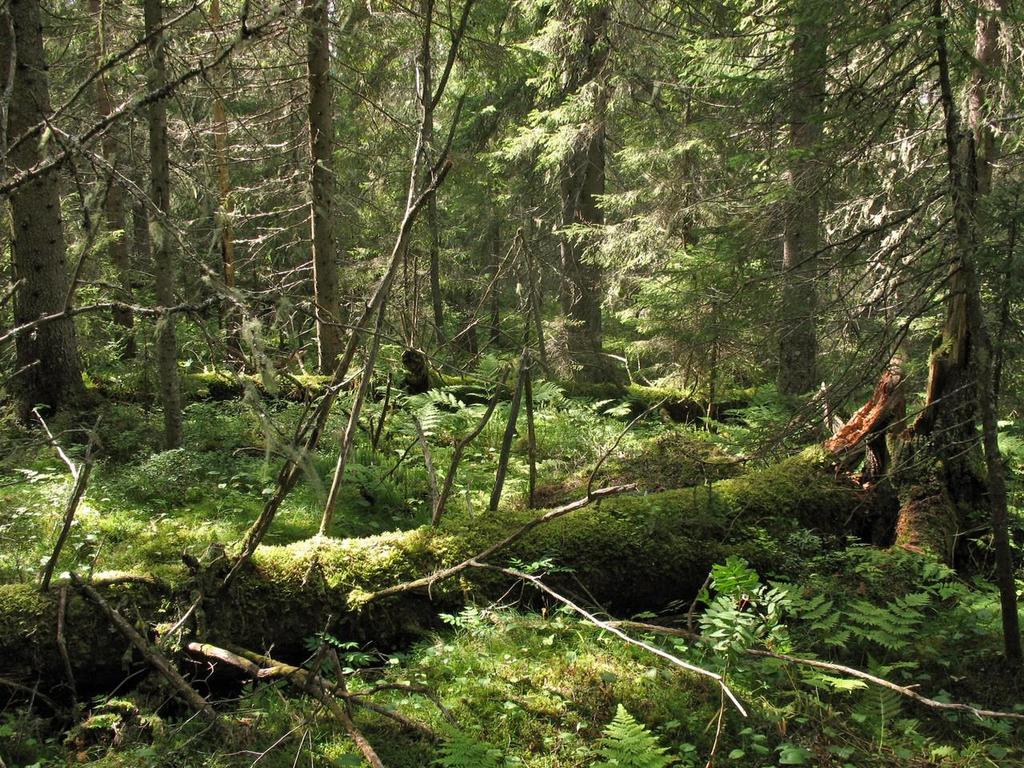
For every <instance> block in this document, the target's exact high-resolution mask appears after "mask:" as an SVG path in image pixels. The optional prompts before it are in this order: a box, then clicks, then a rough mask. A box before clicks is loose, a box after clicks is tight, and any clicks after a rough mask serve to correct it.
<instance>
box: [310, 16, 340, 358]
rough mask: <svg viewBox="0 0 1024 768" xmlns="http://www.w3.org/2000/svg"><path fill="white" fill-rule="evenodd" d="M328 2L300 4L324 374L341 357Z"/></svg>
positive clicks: (316, 293) (318, 323)
mask: <svg viewBox="0 0 1024 768" xmlns="http://www.w3.org/2000/svg"><path fill="white" fill-rule="evenodd" d="M327 9H328V0H303V13H304V16H305V19H306V33H307V35H308V37H307V43H306V75H307V82H308V87H309V104H308V110H307V115H308V122H309V165H310V170H309V185H310V226H311V234H312V241H313V294H314V297H315V300H316V317H317V320H316V340H317V350H318V353H319V367H320V372H321V373H323V374H330V373H331V372H333V371H334V366H335V365H336V364H337V361H338V355H339V354H341V349H342V341H343V334H342V330H341V326H340V325H339V321H340V319H341V317H340V305H339V303H338V264H337V261H336V258H337V254H336V249H335V241H334V179H333V174H332V171H331V165H332V162H331V161H332V158H331V154H332V148H333V145H334V141H333V137H334V105H333V101H332V98H333V97H332V93H331V92H332V89H331V48H330V38H329V24H328V22H329V14H328V12H327Z"/></svg>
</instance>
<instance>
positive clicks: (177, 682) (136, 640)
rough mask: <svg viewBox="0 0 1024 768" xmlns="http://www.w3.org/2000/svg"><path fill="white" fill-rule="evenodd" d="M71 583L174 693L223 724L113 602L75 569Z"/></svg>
mask: <svg viewBox="0 0 1024 768" xmlns="http://www.w3.org/2000/svg"><path fill="white" fill-rule="evenodd" d="M71 583H72V584H74V585H75V587H76V588H77V589H78V590H79V591H80V592H81V593H82V594H83V595H85V597H87V598H88V599H89V600H90V601H91V602H92V603H94V604H95V605H96V607H97V608H99V609H100V610H101V611H102V612H103V614H104V615H105V616H106V617H107V619H108V620H109V621H110V623H111V624H112V625H113V626H114V628H115V629H116V630H117V631H118V632H120V633H121V634H122V635H123V636H124V638H125V639H126V640H127V641H128V642H130V643H131V644H132V645H133V646H134V647H135V649H136V650H138V652H139V653H141V654H142V656H143V658H145V659H146V661H148V662H149V664H150V666H152V667H153V668H154V669H155V670H156V671H157V672H159V673H160V674H161V675H162V676H163V678H164V679H165V680H167V682H168V683H170V685H171V687H172V688H173V689H174V691H175V693H177V694H178V696H179V697H180V698H181V699H182V700H183V701H184V702H185V703H186V704H188V705H189V706H190V707H192V709H194V710H195V711H196V712H198V713H199V714H201V715H202V716H203V717H204V718H206V719H207V720H208V721H210V722H211V723H213V724H215V725H217V726H219V727H223V722H222V721H221V719H220V715H218V714H217V711H216V710H215V709H214V708H213V707H212V706H211V705H210V702H208V701H207V700H206V699H204V698H203V697H202V696H200V695H199V693H198V692H196V690H195V689H194V688H193V687H192V686H191V685H189V684H188V682H187V681H186V680H185V678H183V677H182V676H181V674H180V673H179V672H178V671H177V670H176V669H175V668H174V667H173V666H172V665H171V663H170V662H169V661H168V660H167V659H166V658H165V657H164V656H163V654H161V653H160V652H159V651H157V650H156V649H155V648H153V647H152V646H151V645H150V644H149V642H147V640H146V639H145V638H144V637H143V636H142V635H140V634H139V633H138V632H137V631H136V630H135V628H134V627H133V626H132V625H131V624H130V623H129V622H128V621H127V620H126V619H125V618H124V617H123V616H122V615H121V614H120V613H118V612H117V610H116V609H115V608H114V607H113V606H111V605H110V604H109V603H108V602H107V601H106V600H104V599H103V597H102V595H100V593H99V592H97V591H96V590H95V589H94V588H93V586H92V585H91V584H89V583H87V582H85V581H83V580H82V579H81V578H79V576H78V574H76V573H72V574H71Z"/></svg>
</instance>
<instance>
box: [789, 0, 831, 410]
mask: <svg viewBox="0 0 1024 768" xmlns="http://www.w3.org/2000/svg"><path fill="white" fill-rule="evenodd" d="M795 13H796V18H795V19H794V25H795V29H794V33H793V43H792V47H791V50H790V62H789V66H790V83H791V84H790V88H791V96H790V99H791V101H790V125H789V152H790V157H789V161H788V168H787V171H786V176H787V182H788V185H789V197H788V199H787V200H786V202H785V210H784V214H783V215H784V217H785V220H784V231H783V238H782V241H783V242H782V307H781V320H782V326H781V328H782V335H781V338H780V340H779V375H778V386H779V391H780V392H781V393H783V394H786V395H799V394H803V393H805V392H810V391H811V390H812V389H814V388H815V387H816V386H817V383H818V379H817V376H818V373H817V356H818V334H817V329H816V314H817V304H818V296H817V286H816V281H817V277H818V250H819V249H820V247H821V213H820V209H821V200H820V198H821V172H820V161H819V159H818V158H817V157H815V153H816V151H817V148H818V144H819V142H820V141H821V132H822V119H823V113H824V107H825V73H826V68H827V64H828V61H827V53H828V46H827V42H826V33H827V30H826V26H825V24H824V23H823V22H822V21H821V19H820V18H819V17H818V16H817V14H819V13H820V10H819V9H818V7H817V5H816V3H815V2H813V0H801V2H799V3H798V4H797V6H796V11H795Z"/></svg>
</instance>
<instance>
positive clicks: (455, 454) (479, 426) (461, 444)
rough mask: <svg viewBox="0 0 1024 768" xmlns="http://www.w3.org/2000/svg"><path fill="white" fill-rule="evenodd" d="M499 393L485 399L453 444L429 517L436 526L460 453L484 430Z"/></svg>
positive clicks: (438, 522)
mask: <svg viewBox="0 0 1024 768" xmlns="http://www.w3.org/2000/svg"><path fill="white" fill-rule="evenodd" d="M498 397H499V393H498V392H497V391H495V393H494V396H493V397H491V399H490V400H488V401H487V409H486V410H485V411H484V414H483V416H481V417H480V420H479V421H478V422H477V423H476V426H474V427H473V429H471V430H470V431H469V432H468V433H467V434H466V436H465V437H463V438H462V439H461V440H459V441H458V442H457V443H456V444H455V449H454V450H453V451H452V460H451V463H450V464H449V465H448V474H446V475H445V476H444V483H443V484H442V486H441V492H440V494H438V496H437V502H436V503H435V504H434V512H433V514H432V515H431V517H430V524H431V525H433V526H435V527H436V526H438V525H440V524H441V516H442V515H443V514H444V510H445V507H446V506H447V505H448V497H449V496H451V493H452V486H453V485H454V483H455V474H456V473H457V472H458V469H459V463H460V462H461V461H462V453H463V451H465V450H466V448H467V446H469V444H470V443H472V442H473V441H474V440H476V438H477V436H478V435H479V434H480V433H481V432H483V431H484V427H486V426H487V422H488V421H490V420H491V416H492V415H493V414H494V409H495V407H496V406H497V405H498Z"/></svg>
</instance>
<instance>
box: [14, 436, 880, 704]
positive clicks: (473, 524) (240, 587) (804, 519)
mask: <svg viewBox="0 0 1024 768" xmlns="http://www.w3.org/2000/svg"><path fill="white" fill-rule="evenodd" d="M872 508H873V504H872V502H871V499H870V498H867V499H866V498H865V494H864V493H863V492H860V491H858V490H857V489H856V488H854V487H852V486H851V485H849V484H848V483H841V482H838V481H837V480H836V479H835V478H834V475H833V473H831V472H829V471H828V469H827V467H826V466H825V464H824V457H823V455H822V454H812V453H807V454H804V455H801V456H799V457H796V458H794V459H790V460H787V461H784V462H782V463H780V464H777V465H775V466H774V467H771V468H769V469H766V470H760V471H754V472H750V473H747V474H745V475H743V476H740V477H737V478H733V479H730V480H723V481H721V482H718V483H714V484H712V485H709V486H703V487H697V488H687V489H681V490H673V491H665V492H662V493H655V494H650V495H634V496H618V497H613V498H609V499H605V500H603V501H601V503H600V504H594V505H592V506H590V507H587V508H584V509H582V510H579V511H578V512H574V513H573V514H572V515H569V516H566V517H562V518H559V519H557V520H554V521H552V522H550V523H548V524H546V525H544V526H542V527H540V528H537V529H535V530H534V531H532V532H531V533H530V534H528V535H527V536H525V537H524V538H522V539H521V540H519V541H518V542H516V543H515V544H514V545H513V546H512V547H510V549H509V550H508V551H506V552H504V553H503V554H502V556H501V557H500V558H499V559H498V562H500V563H505V562H512V561H513V559H514V560H517V561H520V562H524V563H531V562H536V561H539V560H543V559H547V560H550V561H551V562H552V563H554V564H557V565H558V566H561V567H563V568H570V569H572V574H571V576H569V575H566V574H565V573H562V574H554V575H552V577H551V580H552V583H553V584H561V585H562V586H564V587H565V588H566V589H568V590H573V591H576V590H578V589H579V585H580V584H582V585H584V586H585V587H586V589H587V590H588V591H589V593H590V594H591V595H592V596H593V598H595V599H596V600H598V601H600V602H601V604H602V605H603V606H604V607H606V608H607V609H608V610H610V611H612V612H613V613H615V614H618V615H629V614H632V613H634V612H637V611H640V610H647V609H653V608H659V607H662V606H664V605H665V604H666V603H668V602H670V601H672V600H680V599H682V600H688V599H690V598H692V596H693V595H694V594H696V592H697V590H698V589H699V588H700V586H701V584H702V582H703V581H704V578H705V577H706V575H707V573H708V570H709V569H710V567H711V566H712V565H713V564H715V563H717V562H721V561H723V560H724V559H725V558H726V557H727V556H729V555H733V554H735V555H741V556H743V557H745V558H747V559H748V560H749V561H750V562H751V563H752V564H753V566H754V567H755V568H757V569H758V570H759V571H760V572H762V573H763V574H765V575H776V576H779V575H785V574H786V573H791V572H792V571H793V570H794V569H796V568H798V567H799V566H798V563H799V558H800V557H801V556H806V555H807V554H809V552H807V551H806V548H807V547H808V546H812V547H818V546H820V545H821V540H822V539H821V538H815V537H813V536H807V535H806V533H805V532H806V531H814V532H817V533H818V534H819V535H820V536H821V537H823V538H827V537H828V536H832V535H836V534H843V533H845V532H847V531H849V530H850V529H851V520H856V519H862V520H867V518H868V517H870V516H871V514H872ZM536 514H537V512H536V511H535V510H503V511H502V512H500V513H498V514H495V515H488V514H477V515H475V516H474V515H470V514H466V513H463V514H452V515H450V516H449V517H448V518H447V519H446V520H445V521H444V524H443V525H442V526H441V527H440V528H438V529H432V528H429V527H423V528H417V529H414V530H409V531H401V532H394V533H387V534H383V535H380V536H373V537H367V538H358V539H344V540H340V539H329V538H315V539H310V540H307V541H304V542H299V543H295V544H291V545H288V546H280V547H263V548H261V549H260V550H259V551H258V552H257V554H256V556H255V558H254V559H253V562H252V564H251V566H250V567H249V568H248V569H246V570H245V571H244V572H243V573H242V574H241V575H240V577H239V578H238V579H237V580H236V581H235V582H234V584H233V585H232V587H231V588H230V589H229V590H228V591H227V592H226V593H223V594H219V595H214V596H212V597H210V598H208V599H207V600H206V601H205V603H204V605H203V608H202V609H201V611H200V612H199V614H198V616H197V622H196V626H198V627H199V628H201V630H202V632H201V634H202V637H201V639H203V640H208V641H209V642H212V643H214V644H218V645H225V644H229V645H237V646H243V647H247V648H253V649H260V650H263V649H269V648H273V649H274V654H275V656H278V657H282V656H289V655H290V656H291V657H292V658H294V657H295V655H296V654H298V653H301V652H302V649H303V647H304V641H305V640H306V639H307V638H309V637H310V636H312V635H314V634H316V633H317V632H320V631H323V630H325V629H326V630H329V631H330V632H331V633H332V634H333V635H335V636H336V637H343V638H351V639H357V640H360V641H373V642H375V643H377V644H378V645H381V646H394V645H396V644H398V643H401V642H403V641H404V640H407V639H408V638H409V637H411V636H415V635H417V634H418V633H421V632H422V631H423V630H424V629H425V628H427V627H431V626H434V625H436V616H437V613H438V611H441V610H448V611H450V610H453V609H457V608H458V606H460V605H461V604H464V603H465V601H466V600H467V599H468V597H469V595H470V594H471V593H473V592H478V593H482V594H484V595H491V594H494V593H496V592H499V591H503V590H504V589H505V588H506V587H507V586H508V585H507V583H498V579H500V578H502V577H496V576H494V575H493V574H489V573H483V572H479V571H472V572H465V573H463V574H461V575H460V577H459V579H458V580H453V581H451V582H448V583H444V584H438V585H435V587H434V588H433V589H432V590H431V593H430V594H426V593H407V594H403V595H400V596H397V597H393V598H388V599H386V600H382V601H379V602H375V603H373V604H371V605H369V606H365V607H359V603H360V598H361V596H365V595H366V594H367V593H369V592H373V591H376V590H379V589H381V588H383V587H387V586H391V585H394V584H398V583H401V582H404V581H409V580H412V579H414V578H417V577H420V576H424V575H426V574H429V573H431V572H432V571H435V570H437V569H439V568H441V567H445V566H450V565H452V564H454V563H457V562H459V561H461V560H462V559H464V558H466V557H469V556H471V555H473V554H475V553H477V552H479V551H480V550H482V549H484V548H485V547H487V546H488V545H490V544H492V543H493V542H495V541H498V540H500V539H501V538H503V537H504V536H506V535H507V534H508V533H509V532H511V531H513V530H515V529H516V528H518V527H519V526H521V525H522V524H523V523H524V522H526V521H527V520H529V519H531V518H532V517H533V516H535V515H536ZM866 529H867V528H865V530H866ZM801 548H803V550H801ZM206 576H207V579H208V583H210V582H211V581H212V580H210V579H209V576H210V574H206ZM194 589H195V584H194V583H193V582H192V581H190V580H189V578H188V576H187V574H186V572H185V570H184V569H183V570H182V576H181V580H180V581H179V582H178V583H176V584H161V583H159V582H156V581H147V582H139V581H132V582H128V583H116V584H112V585H109V586H106V587H103V588H102V590H101V591H102V592H103V594H104V596H105V597H106V599H107V600H108V601H109V602H110V603H111V604H112V605H113V606H114V607H115V608H117V609H118V610H119V611H120V612H121V613H122V614H124V615H125V616H126V617H127V618H129V620H131V621H133V622H135V623H136V625H137V626H148V627H150V628H153V627H157V626H158V625H161V624H163V625H165V626H166V625H170V624H172V623H173V622H175V621H176V620H177V619H178V618H179V616H180V615H181V612H182V611H183V610H184V607H185V606H187V605H188V604H189V603H191V602H192V593H193V590H194ZM57 602H58V601H57V596H56V592H55V591H51V592H50V593H48V594H39V593H38V592H37V591H36V588H35V587H34V586H33V585H27V584H13V585H10V584H9V585H3V586H0V667H2V668H3V672H2V673H0V674H4V675H7V676H8V677H16V678H18V679H20V680H23V681H24V680H34V679H39V680H40V681H41V684H42V687H43V689H44V690H53V689H54V688H55V687H59V686H60V685H61V684H62V682H63V675H64V673H63V664H62V661H61V658H60V655H59V651H58V648H57V645H56V643H55V629H56V626H57V614H56V611H57ZM67 603H68V608H67V615H66V617H65V636H66V637H67V641H68V652H69V656H70V659H71V665H72V668H73V670H74V674H75V677H76V679H77V680H78V682H79V684H80V685H83V686H88V685H90V684H91V683H93V682H98V681H103V680H108V681H109V680H111V679H120V678H121V677H123V676H124V675H125V674H126V673H127V672H128V671H129V670H130V669H134V668H135V667H136V665H137V664H138V660H137V659H133V658H132V656H131V653H130V651H129V650H128V648H127V646H126V643H125V642H124V641H123V640H122V639H121V638H120V636H119V635H118V634H117V633H116V632H115V631H114V630H113V629H112V628H110V627H109V626H108V625H107V623H106V620H105V619H104V618H103V617H102V616H100V615H98V614H97V612H96V611H94V610H93V609H92V608H91V607H89V606H88V605H87V604H86V603H84V602H83V601H82V600H81V598H80V597H79V596H77V595H76V594H75V593H74V591H73V590H72V591H71V593H70V595H69V599H68V601H67Z"/></svg>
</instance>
